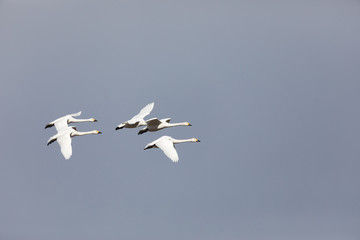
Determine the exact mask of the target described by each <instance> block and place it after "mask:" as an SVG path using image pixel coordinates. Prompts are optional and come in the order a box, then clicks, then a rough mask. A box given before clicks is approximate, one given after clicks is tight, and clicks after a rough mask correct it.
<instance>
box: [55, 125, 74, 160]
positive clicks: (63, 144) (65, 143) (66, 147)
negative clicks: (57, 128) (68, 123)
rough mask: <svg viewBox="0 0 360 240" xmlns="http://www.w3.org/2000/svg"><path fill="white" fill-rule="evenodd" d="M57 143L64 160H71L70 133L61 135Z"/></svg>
mask: <svg viewBox="0 0 360 240" xmlns="http://www.w3.org/2000/svg"><path fill="white" fill-rule="evenodd" d="M57 142H58V143H59V145H60V150H61V153H62V155H63V156H64V158H65V159H66V160H68V159H70V157H71V155H72V146H71V137H70V132H67V133H65V134H60V136H58V137H57Z"/></svg>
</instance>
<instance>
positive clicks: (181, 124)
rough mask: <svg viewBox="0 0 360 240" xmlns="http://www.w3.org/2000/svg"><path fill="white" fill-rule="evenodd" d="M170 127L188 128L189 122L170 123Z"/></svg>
mask: <svg viewBox="0 0 360 240" xmlns="http://www.w3.org/2000/svg"><path fill="white" fill-rule="evenodd" d="M168 125H169V126H188V123H187V122H181V123H168Z"/></svg>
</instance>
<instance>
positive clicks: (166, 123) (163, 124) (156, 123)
mask: <svg viewBox="0 0 360 240" xmlns="http://www.w3.org/2000/svg"><path fill="white" fill-rule="evenodd" d="M170 121H171V118H164V119H161V120H159V119H157V118H151V119H149V120H147V121H146V127H145V128H143V129H141V130H140V131H139V133H138V135H140V134H143V133H146V132H148V131H149V132H156V131H159V130H161V129H164V128H169V127H175V126H191V124H190V123H188V122H180V123H170Z"/></svg>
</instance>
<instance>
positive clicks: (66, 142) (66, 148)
mask: <svg viewBox="0 0 360 240" xmlns="http://www.w3.org/2000/svg"><path fill="white" fill-rule="evenodd" d="M90 134H101V132H100V131H98V130H93V131H89V132H78V131H77V130H76V127H66V128H63V129H62V130H61V131H60V132H59V133H58V134H56V135H54V136H52V137H51V138H50V139H49V141H48V143H47V145H48V146H49V145H50V144H51V143H53V142H55V141H57V142H58V144H59V145H60V150H61V153H62V155H63V156H64V158H65V159H66V160H68V159H70V157H71V155H72V146H71V138H72V137H75V136H83V135H90Z"/></svg>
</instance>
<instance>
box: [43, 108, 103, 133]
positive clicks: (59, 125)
mask: <svg viewBox="0 0 360 240" xmlns="http://www.w3.org/2000/svg"><path fill="white" fill-rule="evenodd" d="M80 114H81V111H80V112H78V113H73V114H68V115H65V116H63V117H60V118H58V119H56V120H54V121H52V122H51V123H49V124H47V125H46V126H45V128H49V127H52V126H55V128H56V130H57V131H58V132H60V131H61V130H62V129H64V128H66V127H68V124H69V123H78V122H97V120H96V119H94V118H88V119H75V118H73V117H78V116H80Z"/></svg>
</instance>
